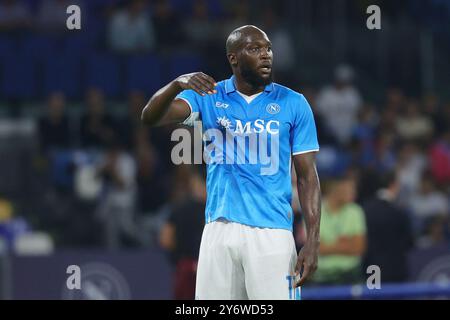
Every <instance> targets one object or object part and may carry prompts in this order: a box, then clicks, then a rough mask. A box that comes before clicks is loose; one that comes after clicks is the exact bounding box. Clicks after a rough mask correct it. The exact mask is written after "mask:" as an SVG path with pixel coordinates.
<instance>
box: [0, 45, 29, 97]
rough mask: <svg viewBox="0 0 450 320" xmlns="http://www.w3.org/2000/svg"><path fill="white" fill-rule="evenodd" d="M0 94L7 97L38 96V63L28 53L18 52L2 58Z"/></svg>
mask: <svg viewBox="0 0 450 320" xmlns="http://www.w3.org/2000/svg"><path fill="white" fill-rule="evenodd" d="M2 65H3V66H2V73H1V80H0V88H1V89H0V96H3V97H6V98H21V99H22V98H25V99H27V98H33V97H36V94H37V88H36V65H35V63H34V62H33V61H31V60H30V59H29V58H28V57H27V56H26V55H24V54H21V53H18V54H13V55H9V56H7V57H4V58H3V59H2Z"/></svg>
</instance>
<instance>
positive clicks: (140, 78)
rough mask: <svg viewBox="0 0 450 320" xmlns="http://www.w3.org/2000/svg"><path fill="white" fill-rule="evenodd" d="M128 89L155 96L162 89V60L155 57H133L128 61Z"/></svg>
mask: <svg viewBox="0 0 450 320" xmlns="http://www.w3.org/2000/svg"><path fill="white" fill-rule="evenodd" d="M126 82H127V83H126V88H127V89H128V90H129V91H132V90H141V91H143V92H146V93H148V94H153V93H154V92H156V91H157V90H158V88H160V87H161V84H162V79H161V60H160V59H159V58H158V57H157V56H154V55H138V56H131V57H130V58H129V59H128V61H127V68H126Z"/></svg>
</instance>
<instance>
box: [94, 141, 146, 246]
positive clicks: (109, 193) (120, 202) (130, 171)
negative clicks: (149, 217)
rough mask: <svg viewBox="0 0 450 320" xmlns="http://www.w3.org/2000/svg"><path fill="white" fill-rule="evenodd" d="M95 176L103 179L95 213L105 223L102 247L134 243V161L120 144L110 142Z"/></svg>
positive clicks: (135, 241) (136, 233)
mask: <svg viewBox="0 0 450 320" xmlns="http://www.w3.org/2000/svg"><path fill="white" fill-rule="evenodd" d="M97 174H98V176H99V177H101V178H102V180H103V195H102V196H101V199H100V202H99V205H98V208H97V210H98V211H97V214H98V217H99V218H100V219H101V220H102V221H103V224H104V228H105V230H104V231H105V244H106V245H107V247H108V248H109V249H118V248H120V247H121V246H122V245H124V244H125V245H135V244H137V241H138V239H137V238H138V236H139V233H138V230H137V227H136V224H135V204H136V163H135V160H134V159H133V157H132V156H131V155H130V154H129V153H127V152H126V151H124V150H123V148H122V147H121V146H120V144H118V143H111V145H110V146H109V148H108V150H107V152H106V154H105V156H104V159H103V160H102V162H101V163H100V165H99V168H98V173H97Z"/></svg>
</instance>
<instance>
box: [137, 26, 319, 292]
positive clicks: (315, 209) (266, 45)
mask: <svg viewBox="0 0 450 320" xmlns="http://www.w3.org/2000/svg"><path fill="white" fill-rule="evenodd" d="M226 48H227V57H228V61H229V63H230V66H231V69H232V71H233V74H234V76H235V85H236V88H237V89H238V90H239V91H240V92H242V93H244V94H246V95H253V94H256V93H259V92H262V91H263V90H264V88H265V86H266V85H267V84H269V83H271V82H272V61H273V53H272V48H271V42H270V40H269V38H268V37H267V35H266V34H265V33H264V32H263V31H262V30H260V29H258V28H256V27H254V26H244V27H241V28H238V29H236V30H235V31H233V32H232V33H231V34H230V36H229V37H228V40H227V44H226ZM216 85H217V83H216V81H215V80H214V79H213V78H212V77H210V76H208V75H206V74H204V73H203V72H194V73H190V74H184V75H181V76H179V77H178V78H176V79H175V80H173V81H172V82H170V83H169V84H167V85H166V86H165V87H163V88H161V89H160V90H158V91H157V92H156V93H155V94H154V95H153V97H151V99H150V100H149V102H148V103H147V105H146V106H145V108H144V110H143V112H142V116H141V119H142V121H143V122H144V123H146V124H148V125H151V126H158V125H164V124H169V123H180V122H182V121H184V120H185V119H186V118H187V117H189V115H190V108H189V106H188V105H187V103H186V102H185V101H183V100H180V99H176V100H174V99H175V97H176V95H177V94H178V93H180V92H181V91H183V90H194V91H195V92H197V93H198V94H200V95H202V96H204V95H206V94H215V93H216V90H215V86H216ZM293 162H294V167H295V170H296V173H297V177H298V182H297V183H298V191H299V199H300V204H301V206H302V212H303V215H304V217H305V225H306V229H307V235H308V237H307V241H306V243H305V245H304V246H303V248H302V249H301V250H300V252H299V254H298V260H297V266H296V270H295V272H296V275H299V274H301V277H300V279H299V280H298V281H297V282H296V284H295V286H296V287H298V286H301V285H303V284H304V283H305V281H306V280H307V279H309V278H310V277H311V276H312V275H313V273H314V272H315V271H316V269H317V260H318V253H319V246H320V243H319V232H320V207H321V193H320V186H319V178H318V175H317V170H316V164H315V153H314V152H310V153H305V154H299V155H295V156H293ZM300 190H301V191H300Z"/></svg>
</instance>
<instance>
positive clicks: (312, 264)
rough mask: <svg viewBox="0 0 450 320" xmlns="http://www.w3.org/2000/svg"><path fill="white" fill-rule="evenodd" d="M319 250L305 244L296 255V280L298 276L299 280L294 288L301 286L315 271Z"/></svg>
mask: <svg viewBox="0 0 450 320" xmlns="http://www.w3.org/2000/svg"><path fill="white" fill-rule="evenodd" d="M318 254H319V249H318V247H316V246H314V245H309V244H308V243H306V244H305V245H304V246H303V248H302V249H301V250H300V252H299V253H298V258H297V266H296V267H295V275H296V279H297V278H298V276H299V275H300V276H301V277H300V280H298V281H297V283H296V284H295V287H296V288H297V287H300V286H302V285H303V284H304V283H305V281H306V280H308V279H309V278H310V277H311V276H312V275H313V274H314V272H315V271H316V270H317V260H318Z"/></svg>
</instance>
